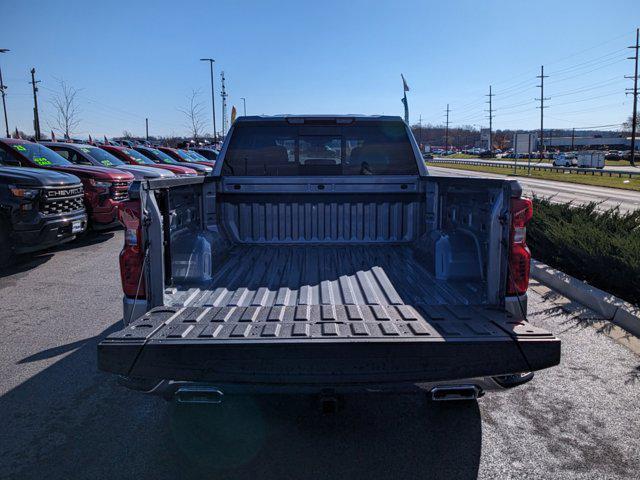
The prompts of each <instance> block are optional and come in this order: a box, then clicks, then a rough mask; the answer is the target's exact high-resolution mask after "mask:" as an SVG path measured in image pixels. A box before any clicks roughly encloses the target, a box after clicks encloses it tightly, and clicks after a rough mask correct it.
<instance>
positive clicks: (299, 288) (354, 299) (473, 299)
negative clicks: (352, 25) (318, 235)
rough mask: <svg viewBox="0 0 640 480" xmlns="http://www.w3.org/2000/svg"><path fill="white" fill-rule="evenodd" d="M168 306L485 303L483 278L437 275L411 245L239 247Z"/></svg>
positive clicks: (174, 296) (173, 297) (172, 298)
mask: <svg viewBox="0 0 640 480" xmlns="http://www.w3.org/2000/svg"><path fill="white" fill-rule="evenodd" d="M227 258H228V260H226V261H223V262H222V263H221V264H219V265H215V266H214V272H213V280H212V281H211V282H210V283H209V284H206V285H201V286H198V287H190V288H189V287H177V289H176V290H175V291H173V292H172V293H171V294H170V295H167V298H166V300H167V302H166V304H167V305H171V306H190V307H226V306H229V307H232V306H236V307H248V306H262V307H267V306H296V305H416V306H420V305H478V304H480V303H481V298H480V292H481V290H482V289H481V285H480V284H479V283H473V282H469V283H465V282H450V281H442V280H436V278H435V277H434V276H433V275H432V274H431V273H430V272H429V270H428V269H427V268H426V266H425V265H424V261H423V260H422V261H421V259H420V258H419V255H418V254H417V253H416V251H415V250H414V248H413V247H412V246H410V245H384V246H380V245H365V246H352V245H342V246H239V247H235V248H234V249H233V250H231V251H230V252H229V255H228V257H227Z"/></svg>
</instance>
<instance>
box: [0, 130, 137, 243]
mask: <svg viewBox="0 0 640 480" xmlns="http://www.w3.org/2000/svg"><path fill="white" fill-rule="evenodd" d="M0 150H2V151H3V152H4V155H5V160H4V163H5V164H7V165H12V166H23V167H34V168H42V169H46V170H54V171H58V172H63V173H70V174H72V175H75V176H76V177H79V178H80V180H81V182H82V185H83V190H84V206H85V209H86V211H87V216H88V220H89V226H90V227H92V228H93V229H95V230H101V229H105V228H110V227H113V226H116V225H118V206H119V205H120V203H121V202H124V201H127V200H128V199H129V187H130V186H131V183H132V181H133V175H131V174H130V173H128V172H124V171H122V170H116V169H113V168H106V167H94V166H85V165H74V164H73V163H71V162H69V161H68V160H65V159H64V158H63V157H61V156H60V155H58V154H57V153H56V152H54V151H53V150H51V149H49V148H47V147H45V146H44V145H40V144H38V143H34V142H29V141H27V140H20V139H11V138H3V139H0Z"/></svg>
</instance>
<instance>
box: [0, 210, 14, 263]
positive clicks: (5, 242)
mask: <svg viewBox="0 0 640 480" xmlns="http://www.w3.org/2000/svg"><path fill="white" fill-rule="evenodd" d="M12 260H13V245H12V244H11V238H10V236H9V225H8V224H7V222H5V221H4V220H2V219H0V268H3V267H8V266H9V265H10V264H11V262H12Z"/></svg>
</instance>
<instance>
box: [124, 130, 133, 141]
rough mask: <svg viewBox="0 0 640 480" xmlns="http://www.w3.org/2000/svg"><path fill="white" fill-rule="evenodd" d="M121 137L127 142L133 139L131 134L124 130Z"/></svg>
mask: <svg viewBox="0 0 640 480" xmlns="http://www.w3.org/2000/svg"><path fill="white" fill-rule="evenodd" d="M122 137H123V138H125V139H127V140H128V139H130V138H133V134H132V133H131V132H130V131H129V130H125V131H124V132H122Z"/></svg>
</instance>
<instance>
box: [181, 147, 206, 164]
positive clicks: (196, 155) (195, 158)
mask: <svg viewBox="0 0 640 480" xmlns="http://www.w3.org/2000/svg"><path fill="white" fill-rule="evenodd" d="M180 151H181V152H184V153H185V154H186V155H187V156H188V157H189V158H190V159H192V160H193V161H194V162H211V160H209V159H207V157H203V156H202V155H200V154H199V153H198V152H196V151H195V150H180Z"/></svg>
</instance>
